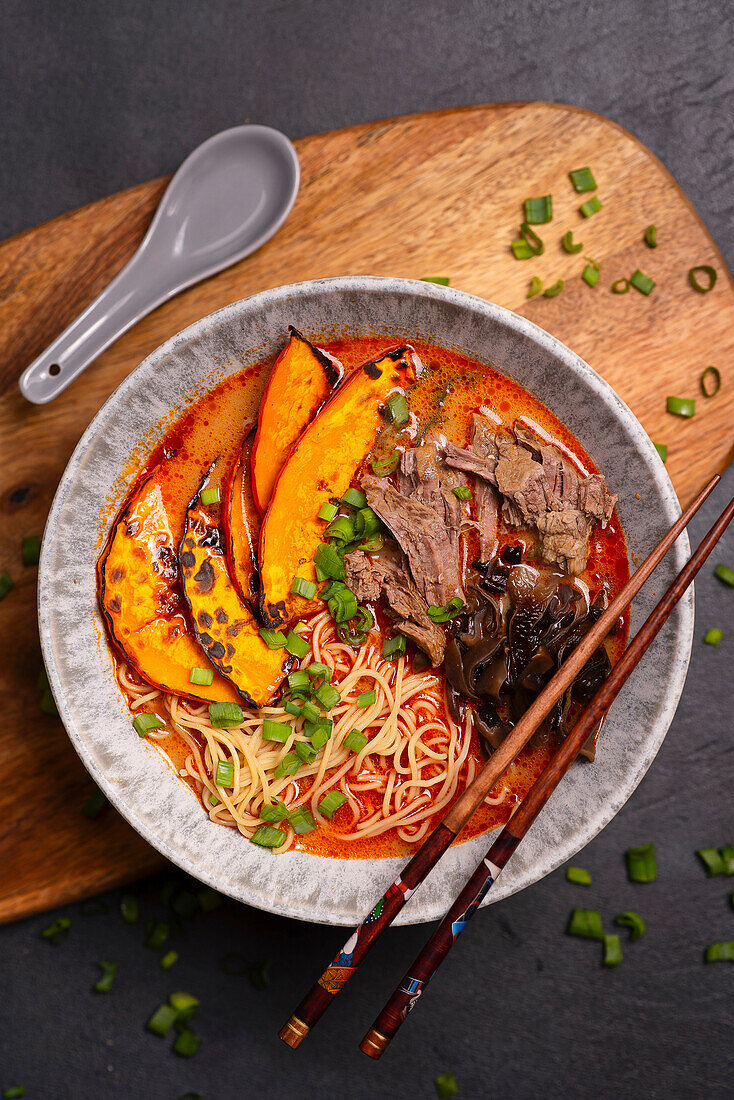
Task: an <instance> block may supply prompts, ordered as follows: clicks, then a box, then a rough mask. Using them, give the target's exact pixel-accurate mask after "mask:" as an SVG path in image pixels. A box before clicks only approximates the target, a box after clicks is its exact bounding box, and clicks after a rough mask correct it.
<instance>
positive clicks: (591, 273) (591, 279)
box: [581, 264, 599, 286]
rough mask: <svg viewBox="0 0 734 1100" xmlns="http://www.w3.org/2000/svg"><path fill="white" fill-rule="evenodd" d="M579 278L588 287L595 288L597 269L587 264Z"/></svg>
mask: <svg viewBox="0 0 734 1100" xmlns="http://www.w3.org/2000/svg"><path fill="white" fill-rule="evenodd" d="M581 278H582V279H583V280H584V282H585V283H587V284H588V285H589V286H596V284H597V283H598V282H599V268H598V267H593V266H592V265H591V264H587V265H586V267H585V268H584V270H583V271H582V272H581Z"/></svg>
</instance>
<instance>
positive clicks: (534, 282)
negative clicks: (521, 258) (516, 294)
mask: <svg viewBox="0 0 734 1100" xmlns="http://www.w3.org/2000/svg"><path fill="white" fill-rule="evenodd" d="M542 290H543V280H542V279H540V278H538V276H537V275H533V277H532V279H531V280H530V286H529V287H528V293H527V295H526V297H528V298H534V297H535V296H536V294H540V293H541V291H542Z"/></svg>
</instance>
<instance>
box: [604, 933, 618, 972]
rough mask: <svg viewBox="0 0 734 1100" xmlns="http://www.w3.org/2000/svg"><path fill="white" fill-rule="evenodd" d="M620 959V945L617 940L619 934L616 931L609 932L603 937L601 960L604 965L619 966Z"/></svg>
mask: <svg viewBox="0 0 734 1100" xmlns="http://www.w3.org/2000/svg"><path fill="white" fill-rule="evenodd" d="M621 961H622V946H621V944H620V942H619V936H618V935H616V933H611V935H607V936H605V937H604V958H603V959H602V962H603V964H604V966H619V964H620V963H621Z"/></svg>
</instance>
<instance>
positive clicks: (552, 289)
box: [543, 279, 563, 298]
mask: <svg viewBox="0 0 734 1100" xmlns="http://www.w3.org/2000/svg"><path fill="white" fill-rule="evenodd" d="M562 290H563V279H556V281H555V283H553V286H549V287H548V289H547V290H544V291H543V297H544V298H556V297H557V296H558V295H559V294H560V293H561V291H562Z"/></svg>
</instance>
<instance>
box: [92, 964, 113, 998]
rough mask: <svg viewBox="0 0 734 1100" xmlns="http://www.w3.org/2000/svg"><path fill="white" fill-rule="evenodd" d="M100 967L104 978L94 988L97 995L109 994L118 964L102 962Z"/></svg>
mask: <svg viewBox="0 0 734 1100" xmlns="http://www.w3.org/2000/svg"><path fill="white" fill-rule="evenodd" d="M98 965H99V967H100V969H101V971H102V977H101V978H100V979H99V981H98V982H95V985H94V988H95V990H96V991H97V993H109V991H110V990H111V989H112V983H113V982H114V980H115V974H116V973H117V963H114V962H101V963H99V964H98Z"/></svg>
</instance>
